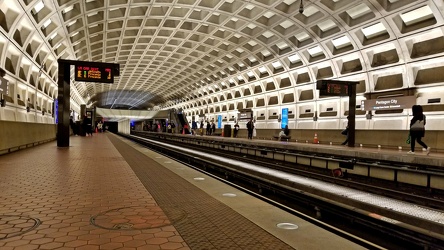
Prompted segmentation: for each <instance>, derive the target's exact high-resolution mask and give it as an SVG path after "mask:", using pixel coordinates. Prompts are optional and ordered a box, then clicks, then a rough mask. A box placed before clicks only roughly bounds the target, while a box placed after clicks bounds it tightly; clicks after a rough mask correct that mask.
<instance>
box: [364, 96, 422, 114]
mask: <svg viewBox="0 0 444 250" xmlns="http://www.w3.org/2000/svg"><path fill="white" fill-rule="evenodd" d="M415 104H416V97H415V96H398V97H390V98H380V99H372V100H362V101H361V110H365V111H370V110H391V109H409V108H411V107H412V106H413V105H415Z"/></svg>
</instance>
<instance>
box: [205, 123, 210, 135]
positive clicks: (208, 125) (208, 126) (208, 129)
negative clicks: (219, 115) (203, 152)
mask: <svg viewBox="0 0 444 250" xmlns="http://www.w3.org/2000/svg"><path fill="white" fill-rule="evenodd" d="M206 135H211V124H210V122H209V121H207V130H206Z"/></svg>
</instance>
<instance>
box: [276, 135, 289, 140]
mask: <svg viewBox="0 0 444 250" xmlns="http://www.w3.org/2000/svg"><path fill="white" fill-rule="evenodd" d="M273 138H274V139H276V140H279V135H273ZM290 139H291V136H289V135H288V136H287V135H284V136H281V141H288V140H290Z"/></svg>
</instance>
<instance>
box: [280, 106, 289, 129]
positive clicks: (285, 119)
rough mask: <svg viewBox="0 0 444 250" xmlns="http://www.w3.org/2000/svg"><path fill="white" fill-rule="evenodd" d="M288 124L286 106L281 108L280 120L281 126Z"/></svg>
mask: <svg viewBox="0 0 444 250" xmlns="http://www.w3.org/2000/svg"><path fill="white" fill-rule="evenodd" d="M287 125H288V108H284V109H282V122H281V128H285V126H287Z"/></svg>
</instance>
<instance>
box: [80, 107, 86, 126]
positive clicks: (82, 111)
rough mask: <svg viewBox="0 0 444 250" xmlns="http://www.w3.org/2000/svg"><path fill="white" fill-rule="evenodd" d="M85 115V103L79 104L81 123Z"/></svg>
mask: <svg viewBox="0 0 444 250" xmlns="http://www.w3.org/2000/svg"><path fill="white" fill-rule="evenodd" d="M85 115H86V105H85V104H81V105H80V121H81V122H82V123H83V118H84V117H85Z"/></svg>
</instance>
